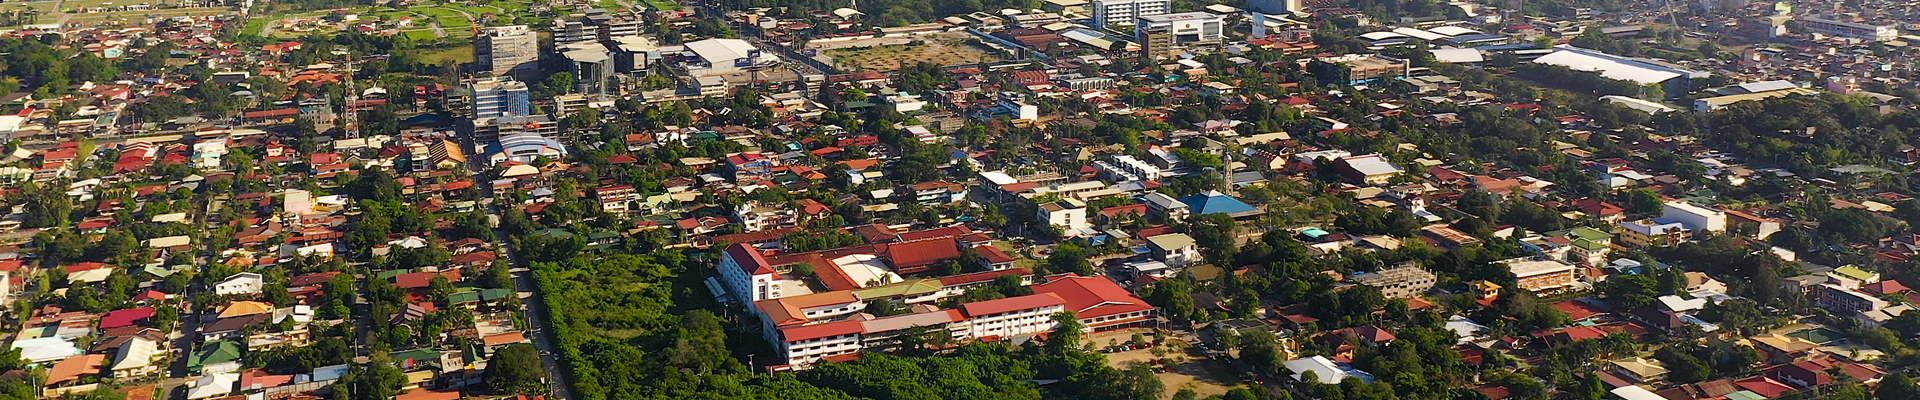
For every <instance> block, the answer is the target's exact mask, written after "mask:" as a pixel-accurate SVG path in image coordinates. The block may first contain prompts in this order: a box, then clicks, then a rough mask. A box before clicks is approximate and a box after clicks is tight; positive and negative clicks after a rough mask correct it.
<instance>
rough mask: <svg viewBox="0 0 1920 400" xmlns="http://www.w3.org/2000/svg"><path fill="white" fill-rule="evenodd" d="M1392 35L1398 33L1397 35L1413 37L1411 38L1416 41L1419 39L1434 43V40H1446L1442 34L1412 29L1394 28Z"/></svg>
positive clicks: (1445, 36)
mask: <svg viewBox="0 0 1920 400" xmlns="http://www.w3.org/2000/svg"><path fill="white" fill-rule="evenodd" d="M1393 33H1398V34H1402V35H1407V36H1411V37H1413V38H1416V39H1420V40H1426V41H1434V40H1440V39H1446V38H1447V35H1442V34H1438V33H1433V32H1427V31H1423V30H1419V29H1414V28H1394V29H1393Z"/></svg>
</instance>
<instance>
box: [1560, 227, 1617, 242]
mask: <svg viewBox="0 0 1920 400" xmlns="http://www.w3.org/2000/svg"><path fill="white" fill-rule="evenodd" d="M1567 235H1568V236H1577V237H1579V238H1581V239H1586V240H1594V241H1599V240H1607V239H1612V238H1613V234H1611V233H1607V232H1605V231H1601V230H1599V229H1593V228H1588V227H1584V226H1582V227H1579V228H1573V229H1572V230H1569V231H1567Z"/></svg>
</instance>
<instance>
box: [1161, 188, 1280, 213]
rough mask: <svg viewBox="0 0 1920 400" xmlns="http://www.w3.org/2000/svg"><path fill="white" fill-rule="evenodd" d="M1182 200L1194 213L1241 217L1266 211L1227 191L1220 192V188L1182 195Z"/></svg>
mask: <svg viewBox="0 0 1920 400" xmlns="http://www.w3.org/2000/svg"><path fill="white" fill-rule="evenodd" d="M1180 202H1181V203H1184V204H1186V205H1187V209H1188V210H1191V211H1192V213H1193V214H1194V215H1206V214H1227V215H1228V216H1232V217H1234V218H1241V217H1248V216H1255V215H1260V214H1263V213H1264V212H1262V211H1260V209H1258V208H1254V207H1253V206H1252V205H1248V204H1247V203H1245V202H1241V201H1240V200H1239V199H1235V198H1233V197H1229V196H1227V195H1226V194H1225V193H1220V191H1218V190H1209V191H1207V192H1206V193H1200V194H1195V195H1192V196H1187V197H1181V198H1180Z"/></svg>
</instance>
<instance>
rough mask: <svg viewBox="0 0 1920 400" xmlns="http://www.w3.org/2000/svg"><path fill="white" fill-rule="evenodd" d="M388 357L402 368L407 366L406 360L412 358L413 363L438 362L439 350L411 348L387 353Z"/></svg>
mask: <svg viewBox="0 0 1920 400" xmlns="http://www.w3.org/2000/svg"><path fill="white" fill-rule="evenodd" d="M389 358H390V359H392V360H393V362H394V363H397V364H400V366H401V367H402V368H405V367H406V366H407V365H406V363H407V360H413V361H414V364H419V363H422V362H436V363H437V362H440V352H438V351H434V350H433V349H413V350H407V351H402V352H398V353H393V354H391V355H389Z"/></svg>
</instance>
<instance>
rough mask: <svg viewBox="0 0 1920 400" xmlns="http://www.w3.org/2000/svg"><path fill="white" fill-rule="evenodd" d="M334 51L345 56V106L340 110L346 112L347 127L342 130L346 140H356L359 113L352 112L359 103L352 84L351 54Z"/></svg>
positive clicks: (358, 93)
mask: <svg viewBox="0 0 1920 400" xmlns="http://www.w3.org/2000/svg"><path fill="white" fill-rule="evenodd" d="M336 51H339V52H341V53H343V54H345V55H346V56H347V99H346V100H347V104H346V105H345V106H343V107H341V109H342V110H346V112H347V115H346V117H347V119H346V121H347V126H345V127H344V129H345V130H346V135H347V138H358V137H360V111H358V110H354V103H357V102H359V101H360V91H359V90H358V88H357V87H356V86H354V84H353V74H354V69H353V52H352V51H349V50H336Z"/></svg>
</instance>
